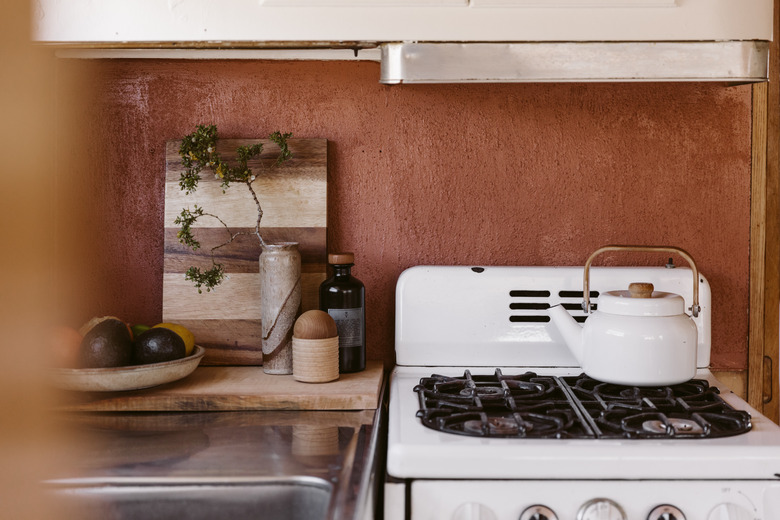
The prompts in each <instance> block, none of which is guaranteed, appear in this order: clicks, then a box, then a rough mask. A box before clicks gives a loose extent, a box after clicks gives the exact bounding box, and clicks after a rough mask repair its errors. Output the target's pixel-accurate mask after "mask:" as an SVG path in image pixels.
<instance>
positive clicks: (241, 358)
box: [163, 139, 327, 365]
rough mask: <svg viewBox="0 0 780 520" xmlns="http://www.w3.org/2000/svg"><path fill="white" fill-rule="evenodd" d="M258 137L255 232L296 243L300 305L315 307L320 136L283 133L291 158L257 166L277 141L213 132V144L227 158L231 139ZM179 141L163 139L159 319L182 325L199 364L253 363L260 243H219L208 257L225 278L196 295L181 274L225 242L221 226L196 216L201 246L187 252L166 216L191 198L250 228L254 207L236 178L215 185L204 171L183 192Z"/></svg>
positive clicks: (322, 223) (322, 181) (323, 176)
mask: <svg viewBox="0 0 780 520" xmlns="http://www.w3.org/2000/svg"><path fill="white" fill-rule="evenodd" d="M258 142H261V143H263V145H264V150H263V154H262V156H261V158H260V159H255V160H253V161H250V162H249V167H250V168H252V171H253V173H255V174H256V175H257V179H256V180H255V182H254V184H253V186H254V187H255V189H256V191H257V193H258V198H259V200H260V203H261V206H262V208H263V219H262V222H261V228H260V233H261V235H262V236H263V239H264V240H266V241H267V242H279V241H284V242H298V243H299V244H300V246H299V248H300V252H301V264H302V265H301V272H302V290H303V294H302V303H301V310H302V311H307V310H310V309H316V308H318V305H319V301H318V290H319V286H320V284H321V283H322V281H323V280H325V278H326V267H327V241H326V240H327V233H326V222H327V140H325V139H291V140H290V141H289V148H290V151H292V153H293V157H292V159H290V160H289V161H287V162H285V163H283V164H282V165H281V166H280V167H279V168H278V169H275V170H270V171H269V172H267V173H263V171H262V168H261V167H260V166H259V164H260V161H261V160H266V161H267V160H268V158H272V157H275V156H276V154H277V152H278V147H277V146H276V145H275V144H274V143H272V142H271V141H269V140H267V139H220V140H219V141H218V145H217V150H218V151H219V152H220V154H221V155H222V158H223V159H225V160H228V161H229V160H230V158H232V157H235V150H236V148H237V147H239V146H244V145H250V144H254V143H258ZM180 144H181V141H169V142H168V143H167V144H166V153H165V156H166V167H165V256H164V268H163V321H170V322H176V323H180V324H182V325H184V326H185V327H187V328H188V329H190V330H191V331H192V332H193V334H194V335H195V340H196V342H197V343H198V344H199V345H202V346H203V347H205V348H206V355H205V356H204V358H203V361H202V363H201V364H202V365H259V364H261V363H262V350H261V344H260V337H261V332H260V330H261V329H260V326H261V324H260V281H259V274H258V271H259V262H258V258H259V256H260V245H259V243H258V241H257V239H256V238H255V237H254V236H252V235H241V236H239V237H238V238H237V239H236V241H234V242H233V243H231V244H230V245H229V246H226V247H223V248H219V249H218V250H217V255H218V256H217V257H216V258H215V260H216V261H217V262H219V263H222V264H223V266H224V269H225V272H226V273H227V275H228V279H227V280H225V281H224V282H223V283H222V284H221V285H220V286H218V287H217V288H216V290H214V291H211V292H206V291H205V290H204V291H203V293H202V294H199V293H198V291H197V289H196V288H195V287H194V286H193V284H192V283H191V282H188V281H186V280H185V279H184V273H185V272H186V271H187V269H188V268H189V267H190V266H192V265H195V266H200V267H202V268H209V267H211V251H210V250H211V248H212V247H214V246H217V245H219V244H221V243H223V242H224V241H225V236H226V234H227V233H228V232H227V230H226V229H225V227H224V226H222V225H221V224H220V223H219V221H218V220H216V219H213V218H201V219H199V220H198V222H197V223H196V226H197V228H196V229H195V237H196V239H198V240H199V241H200V242H201V245H202V247H201V249H199V250H198V251H195V252H193V251H192V250H190V249H189V248H187V247H186V246H183V245H182V244H180V243H179V240H178V238H177V237H176V233H177V232H178V231H179V228H178V227H177V226H176V225H175V224H174V223H173V222H174V220H175V219H176V217H177V216H179V214H180V213H181V210H182V209H183V208H185V207H189V208H190V209H194V206H195V205H196V204H197V205H198V206H199V207H203V208H204V210H205V211H206V212H207V213H212V214H215V215H217V216H219V217H220V218H221V219H222V220H223V221H224V223H225V225H226V226H228V227H229V228H230V230H231V231H233V232H235V231H244V232H251V231H253V230H254V227H255V221H256V219H257V211H256V207H255V205H254V202H253V200H252V198H251V196H250V194H249V192H248V190H247V189H246V187H245V186H243V185H241V184H235V185H232V186H231V187H230V188H229V189H228V190H227V192H226V193H223V192H222V188H221V186H220V185H221V181H220V180H219V179H215V178H214V176H213V174H212V173H211V171H210V170H208V169H204V170H203V171H202V172H201V181H200V183H199V185H198V189H197V191H196V192H195V193H193V194H191V195H186V194H185V193H184V192H183V191H182V190H181V189H180V188H179V176H180V174H181V172H182V170H183V168H184V166H183V165H182V162H181V157H179V146H180Z"/></svg>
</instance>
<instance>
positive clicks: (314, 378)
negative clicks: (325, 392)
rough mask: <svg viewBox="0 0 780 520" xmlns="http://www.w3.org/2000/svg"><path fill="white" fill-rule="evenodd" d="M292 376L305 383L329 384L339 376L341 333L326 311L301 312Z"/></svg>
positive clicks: (294, 327) (294, 344)
mask: <svg viewBox="0 0 780 520" xmlns="http://www.w3.org/2000/svg"><path fill="white" fill-rule="evenodd" d="M292 349H293V355H292V358H293V359H292V362H293V378H294V379H295V380H296V381H302V382H304V383H327V382H328V381H335V380H336V379H338V378H339V335H338V329H337V328H336V322H335V321H334V320H333V318H331V317H330V315H329V314H328V313H327V312H325V311H320V310H311V311H306V312H304V313H303V314H301V315H300V317H299V318H298V319H297V320H296V322H295V325H294V326H293V339H292Z"/></svg>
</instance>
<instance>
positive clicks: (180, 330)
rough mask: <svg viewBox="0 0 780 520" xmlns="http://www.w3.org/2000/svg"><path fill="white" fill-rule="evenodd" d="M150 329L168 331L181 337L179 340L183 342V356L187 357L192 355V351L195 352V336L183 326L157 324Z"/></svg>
mask: <svg viewBox="0 0 780 520" xmlns="http://www.w3.org/2000/svg"><path fill="white" fill-rule="evenodd" d="M152 328H153V329H154V328H164V329H170V330H172V331H173V332H175V333H176V334H178V335H179V336H181V339H183V340H184V348H185V352H184V355H185V356H189V355H190V354H192V351H193V350H195V336H194V335H193V334H192V332H190V331H189V330H188V329H187V328H186V327H184V326H183V325H179V324H178V323H158V324H157V325H155V326H154V327H152Z"/></svg>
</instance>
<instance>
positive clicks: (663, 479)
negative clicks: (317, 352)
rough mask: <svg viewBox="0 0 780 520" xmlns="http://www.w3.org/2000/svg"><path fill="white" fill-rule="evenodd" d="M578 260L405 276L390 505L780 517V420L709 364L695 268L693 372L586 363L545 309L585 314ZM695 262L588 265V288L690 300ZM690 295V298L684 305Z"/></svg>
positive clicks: (399, 297)
mask: <svg viewBox="0 0 780 520" xmlns="http://www.w3.org/2000/svg"><path fill="white" fill-rule="evenodd" d="M582 276H583V268H579V267H466V266H463V267H461V266H433V267H429V266H419V267H413V268H411V269H408V270H406V271H405V272H404V273H402V275H401V276H400V278H399V280H398V284H397V288H396V338H395V341H396V362H397V366H396V368H395V369H394V371H393V373H392V375H391V381H390V396H389V401H388V407H389V414H388V451H387V482H386V485H385V518H386V519H387V520H400V519H404V520H419V519H425V520H445V519H446V520H450V519H471V520H476V519H481V520H731V519H738V520H778V519H780V427H778V426H777V425H775V424H774V423H773V422H771V421H770V420H768V419H767V418H766V417H764V416H763V415H761V414H760V413H759V412H757V411H756V410H755V409H753V408H751V407H750V406H749V405H748V404H747V403H746V402H745V401H743V400H742V399H740V398H739V397H738V396H737V395H735V394H734V393H732V392H731V391H729V390H728V389H727V388H725V387H724V386H723V385H722V384H721V383H720V382H718V381H717V380H716V379H715V378H714V377H713V376H712V374H711V373H710V371H709V370H708V368H707V367H708V366H709V362H710V347H711V337H710V317H711V294H710V289H709V285H708V283H707V281H706V280H705V279H704V277H702V276H699V300H700V306H701V312H700V313H699V315H698V316H697V317H695V318H693V319H694V321H695V322H696V326H697V329H698V345H697V366H698V367H699V368H698V371H697V374H696V377H695V379H694V380H692V381H689V382H686V383H683V384H680V385H674V386H671V387H660V388H659V387H650V388H648V387H631V386H618V385H612V384H607V383H601V382H599V381H596V380H593V379H591V378H589V377H587V376H585V375H584V374H582V370H581V369H580V368H579V366H578V363H577V361H576V360H575V358H574V357H573V356H572V354H571V353H570V352H569V350H568V348H567V347H566V345H565V343H564V341H563V338H562V337H561V335H560V334H559V333H558V331H557V329H556V328H555V326H554V325H553V324H552V323H550V321H549V318H548V316H547V311H546V309H547V308H549V307H550V306H552V305H557V304H559V303H562V304H563V305H564V306H565V308H567V309H568V310H569V312H570V313H571V314H572V315H573V316H574V317H575V318H576V319H577V320H578V321H584V319H585V316H586V315H585V314H584V312H583V311H582V309H581V307H580V304H581V302H582V299H583V298H582V293H583V285H582ZM692 276H693V275H692V271H691V270H690V269H688V268H675V267H672V266H671V264H669V265H667V266H666V267H658V268H654V267H640V268H636V267H633V268H625V267H602V268H592V269H591V270H590V291H591V301H592V302H593V303H596V305H597V304H598V293H599V292H603V291H606V290H614V289H621V288H625V287H627V286H628V284H629V283H631V282H635V281H643V282H651V283H653V284H654V285H655V287H656V289H657V290H660V291H668V292H673V293H677V294H680V295H682V296H683V298H684V299H685V301H686V304H688V305H687V306H689V305H690V302H691V299H692V292H693V283H692ZM687 306H686V307H687Z"/></svg>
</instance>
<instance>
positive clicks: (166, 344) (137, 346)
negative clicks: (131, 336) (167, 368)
mask: <svg viewBox="0 0 780 520" xmlns="http://www.w3.org/2000/svg"><path fill="white" fill-rule="evenodd" d="M185 351H186V348H185V346H184V340H183V339H181V336H179V335H178V334H176V333H175V332H173V331H172V330H170V329H165V328H162V327H154V328H151V329H149V330H146V331H144V332H142V333H141V334H139V335H138V337H137V338H136V339H135V341H134V342H133V363H135V364H136V365H146V364H149V363H160V362H163V361H172V360H174V359H180V358H183V357H184V353H185Z"/></svg>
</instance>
